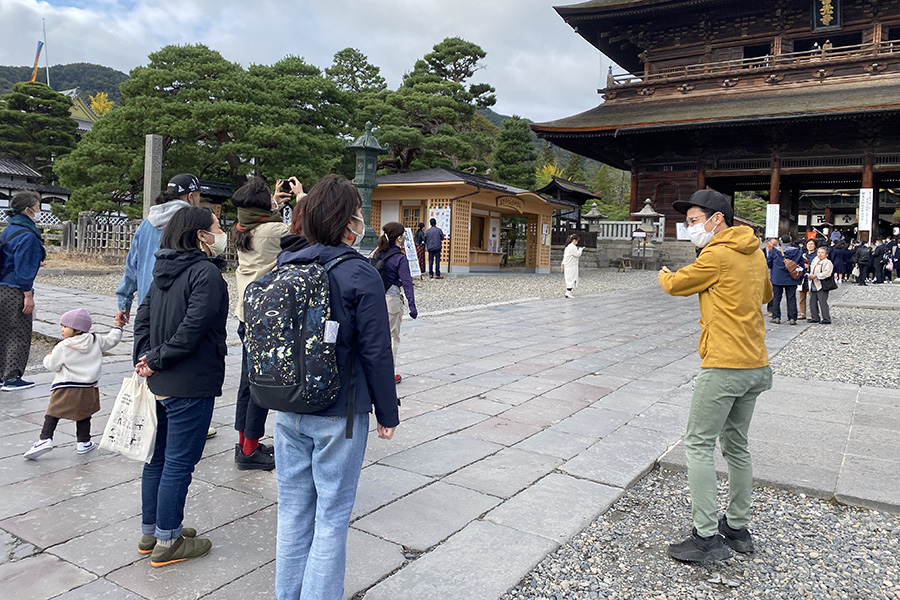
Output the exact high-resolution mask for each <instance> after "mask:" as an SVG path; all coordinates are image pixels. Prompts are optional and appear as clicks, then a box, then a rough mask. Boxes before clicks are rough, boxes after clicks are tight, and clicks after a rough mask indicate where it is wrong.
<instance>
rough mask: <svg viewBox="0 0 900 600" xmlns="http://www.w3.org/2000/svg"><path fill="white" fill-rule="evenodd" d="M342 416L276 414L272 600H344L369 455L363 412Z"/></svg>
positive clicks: (366, 416)
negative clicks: (350, 533) (350, 418)
mask: <svg viewBox="0 0 900 600" xmlns="http://www.w3.org/2000/svg"><path fill="white" fill-rule="evenodd" d="M346 427H347V417H345V416H340V417H320V416H316V415H300V414H296V413H286V412H276V413H275V473H276V474H277V477H278V535H277V541H276V546H275V598H276V600H341V597H342V596H343V594H344V571H345V568H346V563H347V530H348V528H349V526H350V513H351V512H352V511H353V503H354V501H355V500H356V486H357V485H358V484H359V472H360V470H361V469H362V463H363V456H364V455H365V453H366V433H367V432H368V430H369V415H368V413H360V414H358V415H356V420H355V421H354V423H353V432H354V433H353V438H352V439H349V440H348V439H346V438H345V437H344V434H345V432H346Z"/></svg>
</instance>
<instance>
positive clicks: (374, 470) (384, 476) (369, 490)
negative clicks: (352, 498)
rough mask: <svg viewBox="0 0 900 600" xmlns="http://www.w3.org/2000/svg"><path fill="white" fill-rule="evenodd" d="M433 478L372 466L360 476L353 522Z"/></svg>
mask: <svg viewBox="0 0 900 600" xmlns="http://www.w3.org/2000/svg"><path fill="white" fill-rule="evenodd" d="M433 481H434V479H433V478H432V477H425V476H424V475H419V474H418V473H411V472H409V471H404V470H403V469H395V468H393V467H387V466H384V465H378V464H375V465H370V466H368V467H366V468H364V469H363V470H362V472H360V475H359V487H358V488H357V489H356V502H355V503H354V505H353V513H352V514H351V516H350V519H351V521H353V520H356V519H358V518H359V517H362V516H364V515H367V514H369V513H371V512H373V511H375V510H377V509H379V508H381V507H382V506H384V505H386V504H390V503H391V502H393V501H394V500H396V499H397V498H401V497H403V496H405V495H407V494H409V493H410V492H413V491H415V490H417V489H419V488H421V487H424V486H426V485H428V484H429V483H431V482H433Z"/></svg>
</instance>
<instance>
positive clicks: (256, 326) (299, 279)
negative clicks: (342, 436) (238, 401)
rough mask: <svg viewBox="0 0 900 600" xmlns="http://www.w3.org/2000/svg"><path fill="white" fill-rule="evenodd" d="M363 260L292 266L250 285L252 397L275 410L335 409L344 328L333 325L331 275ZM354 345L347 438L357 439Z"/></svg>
mask: <svg viewBox="0 0 900 600" xmlns="http://www.w3.org/2000/svg"><path fill="white" fill-rule="evenodd" d="M351 258H362V256H360V255H359V254H357V253H355V252H354V253H352V254H344V255H342V256H339V257H337V258H334V259H332V260H330V261H328V262H327V263H325V264H324V265H321V264H319V263H317V262H311V263H288V264H285V265H281V266H280V267H277V268H276V269H274V270H273V271H271V272H269V273H266V274H265V275H263V276H262V277H260V278H259V279H257V280H256V281H253V282H251V283H250V284H249V285H248V286H247V289H246V290H245V292H244V326H245V327H246V334H245V336H244V344H245V345H246V347H247V358H248V365H247V367H248V371H249V373H248V375H249V379H250V398H251V399H252V400H253V401H254V402H255V403H256V404H258V405H259V406H261V407H263V408H267V409H270V410H279V411H284V412H294V413H311V412H318V411H320V410H323V409H325V408H328V407H329V406H331V405H332V404H334V403H335V402H336V401H337V399H338V395H339V393H340V391H341V387H342V385H343V383H344V382H343V381H342V380H341V375H340V373H338V367H337V351H336V347H337V345H336V344H337V336H338V335H339V328H338V327H337V326H336V323H335V322H334V321H331V320H330V319H331V293H330V289H329V283H328V271H330V270H331V269H332V268H334V267H335V266H336V265H337V264H338V263H340V262H342V261H344V260H347V259H351ZM355 354H356V350H355V345H354V344H353V343H351V352H350V368H349V369H347V371H348V374H349V377H348V378H349V384H350V389H349V394H348V397H347V438H352V437H353V414H354V409H355V396H356V394H355V391H356V368H355Z"/></svg>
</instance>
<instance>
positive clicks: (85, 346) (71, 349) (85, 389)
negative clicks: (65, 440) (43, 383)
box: [25, 308, 125, 459]
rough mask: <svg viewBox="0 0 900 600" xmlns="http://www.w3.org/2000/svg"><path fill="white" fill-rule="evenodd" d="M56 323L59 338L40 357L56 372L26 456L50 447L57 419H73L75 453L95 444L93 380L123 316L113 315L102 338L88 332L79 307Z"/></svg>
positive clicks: (88, 325)
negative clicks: (41, 421) (40, 423)
mask: <svg viewBox="0 0 900 600" xmlns="http://www.w3.org/2000/svg"><path fill="white" fill-rule="evenodd" d="M59 324H60V325H61V326H62V337H63V341H61V342H60V343H58V344H57V345H56V346H55V347H54V348H53V350H51V351H50V354H48V355H47V356H45V357H44V367H45V368H47V370H49V371H53V372H54V373H56V375H54V377H53V384H52V385H51V386H50V390H51V391H50V406H49V407H48V408H47V414H46V415H44V426H43V428H42V429H41V437H40V439H39V440H38V441H37V442H35V443H34V445H33V446H32V447H31V448H29V449H28V451H27V452H25V458H29V459H35V458H37V457H39V456H41V455H42V454H46V453H47V452H50V451H51V450H53V432H54V431H56V426H57V424H58V423H59V420H60V419H71V420H73V421H75V436H76V439H77V440H78V445H77V446H76V448H75V450H76V452H78V454H86V453H88V452H90V451H91V450H94V449H95V448H96V447H97V444H95V443H94V442H92V441H91V416H92V415H93V414H94V413H96V412H97V411H99V410H100V390H98V389H97V381H98V380H99V379H100V371H101V369H102V367H103V353H104V352H105V351H106V350H109V349H110V348H112V347H113V346H115V345H116V344H118V343H119V342H120V341H122V327H123V326H124V325H125V319H124V317H117V318H116V320H115V324H116V326H115V327H114V328H113V329H112V330H111V331H110V332H109V333H108V334H106V336H105V337H100V336H98V335H97V334H95V333H90V330H91V325H93V322H92V321H91V315H90V313H89V312H88V311H86V310H85V309H83V308H76V309H75V310H70V311H69V312H67V313H65V314H64V315H63V316H62V317H60V319H59Z"/></svg>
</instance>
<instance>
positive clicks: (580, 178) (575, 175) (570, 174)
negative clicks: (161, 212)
mask: <svg viewBox="0 0 900 600" xmlns="http://www.w3.org/2000/svg"><path fill="white" fill-rule="evenodd" d="M581 161H582V158H581V156H580V155H578V154H574V153H571V154H570V155H569V162H568V164H567V165H566V168H565V169H564V170H563V177H565V178H566V179H568V180H569V181H572V182H574V183H580V184H582V185H585V184H587V181H586V179H585V176H584V169H582V168H581Z"/></svg>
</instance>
